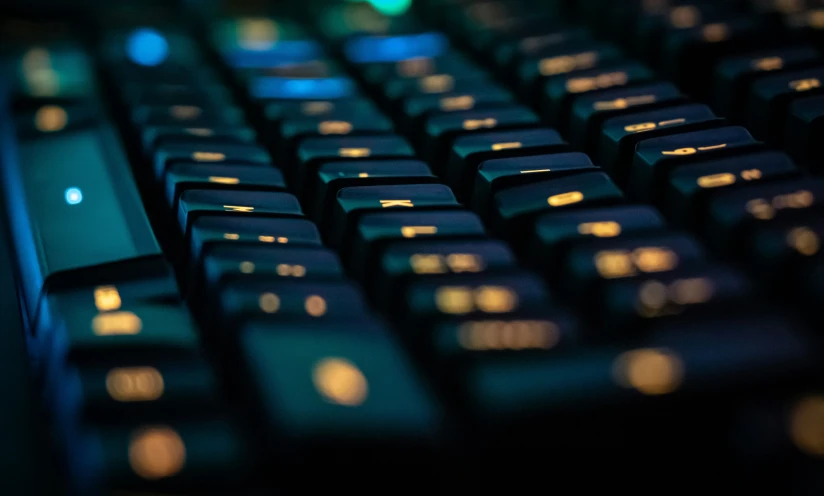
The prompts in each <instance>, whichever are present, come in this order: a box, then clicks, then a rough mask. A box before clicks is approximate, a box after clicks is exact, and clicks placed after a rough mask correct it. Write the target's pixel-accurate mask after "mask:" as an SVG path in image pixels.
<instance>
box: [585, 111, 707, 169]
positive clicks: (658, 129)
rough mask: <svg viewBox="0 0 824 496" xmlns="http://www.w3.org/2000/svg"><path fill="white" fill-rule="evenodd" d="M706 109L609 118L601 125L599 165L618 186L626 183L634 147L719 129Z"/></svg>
mask: <svg viewBox="0 0 824 496" xmlns="http://www.w3.org/2000/svg"><path fill="white" fill-rule="evenodd" d="M722 122H723V121H722V120H721V119H718V118H716V117H715V115H714V114H713V113H712V111H711V110H710V109H709V107H707V106H706V105H700V104H687V105H680V106H677V107H670V108H665V109H660V110H650V111H646V112H639V113H632V114H630V115H625V116H620V117H612V118H611V119H608V120H607V121H606V122H604V123H603V126H602V130H601V137H600V142H599V145H598V155H597V156H598V159H597V160H598V163H599V164H600V165H601V167H603V168H604V170H605V171H607V172H609V173H610V175H611V176H612V177H613V179H615V182H616V183H618V184H619V185H623V184H624V183H625V182H626V178H627V176H628V174H629V171H630V165H631V164H632V159H633V155H634V154H635V146H636V145H637V144H638V143H640V142H641V141H643V140H645V139H648V138H655V137H660V136H666V135H669V134H678V133H683V132H690V131H697V130H699V129H706V128H712V127H720V126H721V125H722Z"/></svg>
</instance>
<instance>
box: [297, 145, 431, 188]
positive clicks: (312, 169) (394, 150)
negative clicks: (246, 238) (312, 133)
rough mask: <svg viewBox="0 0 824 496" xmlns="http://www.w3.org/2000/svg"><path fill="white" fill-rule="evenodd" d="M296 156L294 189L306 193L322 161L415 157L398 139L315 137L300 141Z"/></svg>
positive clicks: (409, 147)
mask: <svg viewBox="0 0 824 496" xmlns="http://www.w3.org/2000/svg"><path fill="white" fill-rule="evenodd" d="M297 157H298V161H297V165H296V170H295V177H296V184H295V186H294V187H296V188H297V191H298V192H300V193H301V194H305V193H306V191H307V188H309V185H310V184H311V181H312V180H314V178H315V176H316V175H317V169H318V167H319V166H320V164H322V163H323V162H332V161H336V160H352V159H361V160H362V159H365V158H370V159H372V158H410V159H411V158H415V152H414V151H413V150H412V147H411V146H409V143H407V142H406V140H405V139H403V138H401V137H400V136H392V135H388V136H346V137H317V138H307V139H305V140H303V141H301V143H300V145H298V150H297Z"/></svg>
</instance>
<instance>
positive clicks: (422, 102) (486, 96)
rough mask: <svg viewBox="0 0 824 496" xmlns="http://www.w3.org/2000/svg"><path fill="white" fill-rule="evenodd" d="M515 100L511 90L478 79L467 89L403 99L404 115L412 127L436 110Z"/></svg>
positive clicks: (444, 110) (488, 104) (454, 109)
mask: <svg viewBox="0 0 824 496" xmlns="http://www.w3.org/2000/svg"><path fill="white" fill-rule="evenodd" d="M514 101H515V96H514V95H513V94H512V92H511V91H509V90H507V89H504V88H502V87H501V86H498V85H497V84H494V83H492V82H490V81H477V82H474V83H473V84H472V87H471V88H469V89H468V90H467V91H463V92H460V91H451V92H449V93H445V94H434V95H419V96H413V97H409V98H405V99H404V100H403V108H402V113H403V114H402V116H401V119H403V120H404V122H405V123H406V124H408V125H409V126H410V127H411V128H414V127H416V126H417V125H419V121H420V120H422V119H424V118H426V117H427V116H428V115H431V114H434V113H436V112H459V111H462V110H472V109H475V108H482V107H490V108H491V107H505V106H508V105H510V104H512V103H513V102H514Z"/></svg>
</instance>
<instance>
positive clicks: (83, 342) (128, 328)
mask: <svg viewBox="0 0 824 496" xmlns="http://www.w3.org/2000/svg"><path fill="white" fill-rule="evenodd" d="M62 310H63V311H62V312H61V315H60V316H58V317H57V318H60V319H61V320H62V322H60V324H62V325H59V326H56V327H55V329H56V332H57V333H58V334H57V335H55V336H54V342H53V345H54V348H53V350H52V353H53V354H52V359H53V360H55V361H54V362H53V363H52V364H51V365H52V366H57V363H59V362H57V361H63V360H65V361H66V362H68V363H72V364H84V365H93V364H95V363H103V364H106V363H111V361H113V360H118V359H123V360H127V359H146V360H148V359H163V358H168V359H175V358H186V357H193V356H198V354H199V352H200V343H199V341H198V336H197V329H196V327H195V324H194V322H192V319H191V317H190V316H189V312H188V311H187V310H186V309H185V308H183V307H181V306H178V305H160V304H148V303H138V304H134V305H124V306H122V307H118V308H116V309H115V310H111V311H98V309H97V308H94V307H92V308H89V307H87V306H83V307H77V308H74V309H69V308H64V309H62Z"/></svg>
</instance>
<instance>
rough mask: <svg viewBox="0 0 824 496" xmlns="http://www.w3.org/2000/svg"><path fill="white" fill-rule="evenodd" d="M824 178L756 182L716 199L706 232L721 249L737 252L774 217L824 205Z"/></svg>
mask: <svg viewBox="0 0 824 496" xmlns="http://www.w3.org/2000/svg"><path fill="white" fill-rule="evenodd" d="M822 199H824V181H822V180H820V179H787V180H784V181H774V182H771V183H765V184H753V185H749V186H747V187H742V188H738V189H734V190H730V191H729V192H724V193H722V194H719V195H716V196H714V197H713V198H712V200H711V201H710V203H709V208H708V218H707V223H706V225H704V226H703V227H704V234H705V237H706V241H707V243H708V244H710V245H711V246H713V248H715V249H717V250H718V251H719V252H723V253H737V252H738V250H740V249H741V248H742V246H746V235H747V232H748V231H749V230H750V229H751V228H752V227H754V226H757V225H758V224H766V223H768V222H770V221H772V220H773V219H781V218H793V217H795V216H796V215H802V214H805V213H807V212H815V211H817V210H819V209H820V208H821V201H822Z"/></svg>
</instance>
